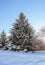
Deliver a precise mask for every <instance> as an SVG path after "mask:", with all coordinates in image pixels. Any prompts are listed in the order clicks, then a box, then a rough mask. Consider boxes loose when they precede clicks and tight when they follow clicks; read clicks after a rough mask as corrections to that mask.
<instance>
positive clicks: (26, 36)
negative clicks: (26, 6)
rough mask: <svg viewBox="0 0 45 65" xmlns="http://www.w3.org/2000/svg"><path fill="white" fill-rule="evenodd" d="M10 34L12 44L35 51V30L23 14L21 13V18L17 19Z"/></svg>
mask: <svg viewBox="0 0 45 65" xmlns="http://www.w3.org/2000/svg"><path fill="white" fill-rule="evenodd" d="M10 33H11V35H10V40H11V41H12V43H14V44H15V45H17V46H20V47H21V48H23V49H27V50H34V45H33V38H34V30H33V27H32V26H31V24H30V25H29V22H28V19H27V18H26V16H25V15H24V14H23V13H20V15H19V18H18V19H16V22H15V23H14V24H13V27H12V29H11V30H10Z"/></svg>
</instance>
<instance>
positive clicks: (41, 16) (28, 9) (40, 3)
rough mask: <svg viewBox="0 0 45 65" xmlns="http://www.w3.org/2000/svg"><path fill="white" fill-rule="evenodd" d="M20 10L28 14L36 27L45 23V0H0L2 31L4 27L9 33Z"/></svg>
mask: <svg viewBox="0 0 45 65" xmlns="http://www.w3.org/2000/svg"><path fill="white" fill-rule="evenodd" d="M20 12H23V13H24V14H25V15H26V16H27V18H28V19H29V20H30V23H31V25H32V26H33V27H34V28H36V29H39V28H41V27H42V26H44V25H45V0H0V32H1V31H2V30H3V29H4V30H5V32H6V33H7V34H9V30H10V28H11V27H12V23H13V22H15V19H17V18H18V15H19V13H20Z"/></svg>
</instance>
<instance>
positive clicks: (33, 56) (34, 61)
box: [0, 50, 45, 65]
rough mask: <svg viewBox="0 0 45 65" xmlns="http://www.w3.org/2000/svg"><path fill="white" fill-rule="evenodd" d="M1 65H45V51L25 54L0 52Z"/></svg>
mask: <svg viewBox="0 0 45 65" xmlns="http://www.w3.org/2000/svg"><path fill="white" fill-rule="evenodd" d="M0 65H45V51H40V52H39V51H38V52H35V53H32V52H28V53H25V52H12V51H3V50H0Z"/></svg>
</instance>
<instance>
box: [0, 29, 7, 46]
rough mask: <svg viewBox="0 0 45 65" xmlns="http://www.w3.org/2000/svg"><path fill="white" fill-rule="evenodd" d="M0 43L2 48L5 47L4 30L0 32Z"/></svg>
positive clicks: (5, 37)
mask: <svg viewBox="0 0 45 65" xmlns="http://www.w3.org/2000/svg"><path fill="white" fill-rule="evenodd" d="M0 42H1V43H2V45H3V46H5V45H6V43H7V36H6V33H5V31H4V30H3V31H2V32H1V35H0Z"/></svg>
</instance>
